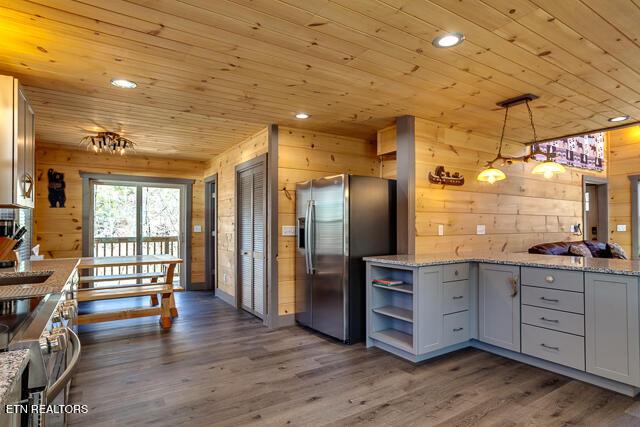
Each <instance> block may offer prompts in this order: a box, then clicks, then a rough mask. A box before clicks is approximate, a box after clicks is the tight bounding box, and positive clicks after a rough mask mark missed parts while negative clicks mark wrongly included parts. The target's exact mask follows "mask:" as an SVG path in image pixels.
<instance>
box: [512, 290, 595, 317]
mask: <svg viewBox="0 0 640 427" xmlns="http://www.w3.org/2000/svg"><path fill="white" fill-rule="evenodd" d="M522 303H523V304H526V305H534V306H536V307H543V308H553V309H555V310H562V311H569V312H571V313H578V314H584V294H581V293H578V292H567V291H556V290H555V289H545V288H534V287H532V286H523V287H522Z"/></svg>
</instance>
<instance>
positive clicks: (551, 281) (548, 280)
mask: <svg viewBox="0 0 640 427" xmlns="http://www.w3.org/2000/svg"><path fill="white" fill-rule="evenodd" d="M544 281H545V282H547V283H553V282H555V281H556V279H555V278H554V277H553V276H547V277H545V278H544Z"/></svg>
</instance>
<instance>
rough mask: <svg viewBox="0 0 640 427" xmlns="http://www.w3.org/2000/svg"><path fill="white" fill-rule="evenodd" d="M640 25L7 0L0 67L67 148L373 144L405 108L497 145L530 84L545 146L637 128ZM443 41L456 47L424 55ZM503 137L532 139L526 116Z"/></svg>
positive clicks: (493, 7)
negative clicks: (293, 138)
mask: <svg viewBox="0 0 640 427" xmlns="http://www.w3.org/2000/svg"><path fill="white" fill-rule="evenodd" d="M639 21H640V0H582V1H580V0H561V1H559V0H482V1H480V0H304V1H302V0H215V1H211V0H180V1H177V0H128V1H125V0H82V1H72V0H33V1H24V0H0V40H2V43H0V72H2V73H4V74H12V75H15V76H17V77H19V78H20V79H21V80H22V81H23V82H24V83H25V84H26V85H27V86H28V91H29V94H30V96H31V98H32V100H33V103H34V105H35V109H36V113H37V115H38V125H37V135H38V138H39V140H40V141H47V142H55V143H63V144H71V145H75V144H77V143H78V141H79V140H80V138H81V137H82V136H83V135H85V134H87V133H88V132H90V131H95V130H100V129H106V130H113V131H118V132H121V133H122V134H123V135H125V136H128V137H130V138H131V139H133V140H135V141H137V142H138V144H139V147H140V151H143V152H147V153H156V154H162V155H169V156H172V157H180V158H190V159H207V158H210V157H211V156H214V155H215V154H217V153H219V152H221V151H222V150H224V149H225V148H227V147H228V146H229V145H230V144H233V143H235V142H237V141H240V140H241V139H243V138H245V137H246V136H248V135H250V134H251V133H253V132H255V131H257V130H258V129H260V128H261V127H263V126H264V125H265V124H268V123H279V124H282V125H288V126H297V127H306V128H311V129H316V130H321V131H328V132H338V133H342V134H345V135H350V136H361V137H373V136H374V135H375V131H376V130H378V129H380V128H382V127H384V126H386V125H388V124H390V123H391V122H392V120H393V118H394V117H396V116H398V115H403V114H414V115H416V116H420V117H423V118H426V119H431V120H435V121H438V122H441V123H444V124H447V125H450V126H452V127H456V128H461V129H464V130H468V131H474V132H483V133H486V134H491V135H497V134H499V130H500V122H501V120H502V115H503V113H502V111H500V110H499V109H498V108H497V107H496V106H495V103H496V102H497V101H499V100H502V99H505V98H509V97H512V96H515V95H519V94H521V93H525V92H532V93H535V94H537V95H539V96H541V99H540V100H537V101H535V103H533V105H532V106H533V107H534V115H535V119H536V123H537V127H538V131H539V134H540V136H542V137H547V138H548V137H554V136H560V135H565V134H569V133H574V132H581V131H588V130H593V129H598V128H602V127H605V126H607V125H610V123H609V122H608V121H607V119H608V118H609V117H613V116H618V115H629V116H631V118H632V120H633V119H640V71H639V70H640V42H639V40H640V26H638V25H637V22H639ZM447 31H461V32H463V33H464V34H465V35H466V38H467V39H466V41H465V42H464V43H463V44H462V45H460V46H457V47H455V48H453V49H436V48H434V47H433V46H432V45H431V41H432V39H433V38H434V37H435V36H437V35H439V34H442V33H443V32H447ZM114 77H119V78H127V79H130V80H133V81H136V82H137V83H138V84H139V86H138V88H137V89H135V90H129V91H126V90H122V89H117V88H114V87H112V86H111V85H110V84H109V81H110V79H112V78H114ZM297 111H306V112H309V113H310V114H312V117H311V118H310V119H309V120H307V121H304V122H303V121H299V120H296V119H295V118H294V117H293V115H294V114H295V112H297ZM508 135H509V136H510V137H512V138H513V139H516V140H519V141H529V140H530V139H531V133H530V129H529V128H528V119H527V115H526V111H525V110H524V108H520V109H515V110H513V121H511V122H510V123H509V127H508Z"/></svg>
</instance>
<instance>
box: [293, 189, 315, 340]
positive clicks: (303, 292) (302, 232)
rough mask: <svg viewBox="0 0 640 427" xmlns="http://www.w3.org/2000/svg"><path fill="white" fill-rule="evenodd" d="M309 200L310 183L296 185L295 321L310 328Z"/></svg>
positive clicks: (311, 277) (311, 278)
mask: <svg viewBox="0 0 640 427" xmlns="http://www.w3.org/2000/svg"><path fill="white" fill-rule="evenodd" d="M310 200H311V181H307V182H303V183H300V184H297V185H296V227H297V230H296V271H295V305H296V321H298V323H300V324H302V325H304V326H309V327H311V307H312V303H313V302H312V300H311V285H312V283H313V276H311V275H310V274H308V258H307V250H308V249H309V248H307V240H308V239H307V238H308V237H309V236H308V235H307V231H308V230H307V216H308V215H307V214H308V213H309V201H310Z"/></svg>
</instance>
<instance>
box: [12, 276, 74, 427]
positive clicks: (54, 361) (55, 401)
mask: <svg viewBox="0 0 640 427" xmlns="http://www.w3.org/2000/svg"><path fill="white" fill-rule="evenodd" d="M77 281H78V278H77V274H74V275H73V276H72V278H71V279H70V280H69V281H68V282H67V284H66V285H65V287H64V289H63V290H62V292H56V293H50V294H47V295H44V296H38V297H33V298H23V299H13V300H4V301H0V350H18V349H29V350H30V352H29V354H30V360H29V365H28V368H27V369H28V374H27V375H28V381H27V384H26V387H27V393H28V404H29V405H65V404H67V402H68V401H69V400H68V397H69V388H70V381H71V377H72V375H73V372H74V370H75V368H76V365H77V363H78V360H79V356H80V351H81V346H80V341H79V339H78V336H77V335H76V332H75V328H76V317H77V303H76V301H75V299H73V294H72V289H75V288H76V285H77ZM25 423H26V424H28V425H30V426H43V425H46V426H56V425H65V424H66V416H65V415H64V414H49V413H47V414H46V415H45V414H29V419H28V420H26V419H23V425H24V424H25Z"/></svg>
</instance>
